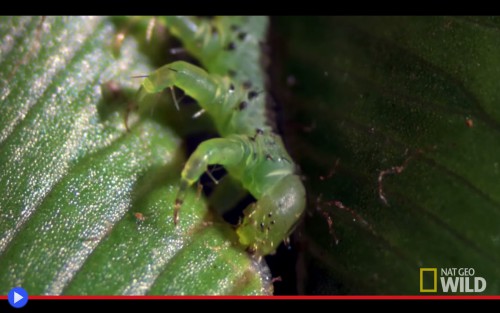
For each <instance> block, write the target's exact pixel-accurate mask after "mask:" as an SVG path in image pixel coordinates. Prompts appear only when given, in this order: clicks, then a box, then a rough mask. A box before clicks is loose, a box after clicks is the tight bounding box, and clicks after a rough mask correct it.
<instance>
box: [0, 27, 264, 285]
mask: <svg viewBox="0 0 500 313" xmlns="http://www.w3.org/2000/svg"><path fill="white" fill-rule="evenodd" d="M114 32H115V31H114V27H113V24H112V23H111V22H110V21H109V19H107V18H104V17H87V18H82V17H46V19H45V21H43V23H41V19H40V18H30V17H4V18H2V20H1V21H0V34H1V36H2V37H1V38H2V39H3V40H2V45H1V47H2V49H1V54H0V64H1V66H0V83H1V85H0V87H1V89H0V90H1V93H0V95H1V101H2V102H1V103H2V105H1V106H2V115H1V117H0V164H1V166H0V184H1V185H2V188H1V189H0V284H1V285H2V286H3V287H2V289H1V292H2V293H4V294H6V293H7V292H8V291H9V290H10V289H11V288H12V287H14V286H23V287H24V288H26V290H27V291H28V292H29V293H30V294H147V293H154V294H192V293H200V294H205V293H207V294H208V293H210V294H224V293H242V294H269V293H270V292H272V286H271V285H270V283H269V281H268V280H269V277H268V275H269V274H268V273H267V272H266V267H265V266H262V267H256V266H255V265H254V260H253V259H252V258H251V257H250V256H249V255H248V254H247V253H246V252H245V251H243V249H242V248H241V246H239V244H238V242H237V240H235V238H234V231H233V230H232V229H231V228H230V227H229V226H228V225H226V224H225V223H222V222H220V221H219V220H218V219H217V218H213V217H212V216H211V214H210V211H209V210H208V209H207V205H206V202H205V200H204V198H203V197H197V195H196V192H195V190H190V192H188V194H187V199H186V201H185V204H184V205H183V208H182V210H181V222H180V225H179V227H174V224H173V220H172V217H173V214H172V211H173V203H174V201H173V199H174V197H175V194H176V192H177V189H178V178H179V175H180V170H181V169H182V166H183V161H184V154H183V151H182V149H181V145H180V144H181V138H179V136H178V134H177V133H176V132H175V131H173V130H172V128H170V126H169V125H167V124H164V123H161V122H159V121H158V119H154V118H149V117H150V116H151V114H150V112H147V114H143V115H141V116H139V115H138V114H132V116H131V117H130V119H129V126H130V127H131V131H130V132H127V131H126V129H125V125H124V114H125V110H126V107H127V105H128V104H129V103H127V101H128V100H127V99H126V98H127V97H126V95H128V94H132V95H133V94H134V93H135V91H136V90H137V88H138V84H139V83H140V80H133V79H131V77H132V76H134V75H137V74H144V73H148V72H150V71H151V68H150V67H149V66H148V65H147V62H146V60H145V58H144V57H143V56H141V55H140V54H139V53H138V52H137V50H138V49H137V44H136V43H135V41H134V40H133V39H132V38H130V37H129V38H126V39H125V41H124V43H123V47H122V49H121V53H120V56H119V57H118V58H116V59H115V58H114V57H113V51H112V39H113V38H114V35H115V33H114ZM38 37H39V40H40V41H39V43H38V42H37V40H36V38H38ZM109 81H114V82H115V84H116V85H117V86H119V88H120V90H118V91H117V93H118V95H116V94H115V95H113V91H112V90H111V92H110V91H109V90H106V88H107V87H105V83H107V82H109ZM105 92H107V93H110V97H111V99H107V98H104V97H103V96H102V95H103V93H105ZM121 93H123V95H122V94H121ZM195 230H196V231H195ZM197 241H198V242H206V248H207V249H209V250H210V251H212V254H211V257H212V258H213V259H216V261H215V262H214V264H215V265H216V267H220V268H223V269H225V270H223V271H215V272H210V271H208V273H209V275H207V274H205V276H200V275H201V274H200V275H196V273H197V272H199V273H203V271H204V270H206V262H202V261H204V260H202V259H200V256H199V254H200V253H201V252H200V251H198V250H197V249H196V248H192V247H193V245H192V244H191V242H197ZM221 245H222V246H224V247H225V248H224V249H223V250H217V247H219V246H221ZM190 247H191V248H190ZM178 254H182V257H178ZM175 259H182V260H183V261H182V262H178V263H179V265H178V267H181V266H186V264H189V266H190V269H191V271H192V272H193V273H195V274H194V276H191V277H190V279H191V280H194V281H198V286H197V288H195V289H193V288H191V287H188V286H189V284H188V283H187V282H186V281H185V279H186V277H185V275H184V276H183V275H182V273H181V272H174V273H170V271H176V268H173V267H171V266H170V267H169V263H171V262H172V260H175ZM229 261H231V262H229ZM229 263H231V264H233V267H234V268H237V269H238V270H237V271H233V272H231V271H229V270H228V266H229V265H228V264H229ZM176 273H177V274H178V275H177V274H176ZM160 275H163V276H164V275H167V276H168V275H170V276H169V277H170V278H169V279H158V277H160ZM245 275H246V276H245ZM241 277H247V278H248V279H246V280H245V279H243V280H242V279H241ZM173 280H175V281H176V283H175V284H174V283H172V281H173ZM183 281H184V283H183ZM222 281H224V282H225V284H220V282H222ZM152 288H155V289H154V290H153V289H152Z"/></svg>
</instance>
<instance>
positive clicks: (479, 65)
mask: <svg viewBox="0 0 500 313" xmlns="http://www.w3.org/2000/svg"><path fill="white" fill-rule="evenodd" d="M492 23H493V25H492ZM277 25H278V32H280V33H281V34H282V36H286V38H287V40H288V39H289V42H287V49H286V51H287V53H288V56H287V57H286V58H287V59H286V60H285V62H286V64H287V67H286V74H287V75H294V78H295V80H296V81H297V84H296V86H294V87H291V89H290V87H283V88H285V89H289V91H287V92H288V93H289V94H290V95H289V96H290V99H294V100H293V102H292V105H291V107H292V109H291V114H292V118H296V119H297V120H298V121H299V124H301V125H302V126H303V127H302V128H303V129H304V130H305V131H299V132H298V135H297V136H296V137H295V138H292V139H293V144H294V145H295V146H294V147H295V151H296V153H295V156H296V157H297V161H298V162H299V163H300V164H301V167H302V170H303V172H304V173H305V174H306V176H307V177H308V184H309V186H308V187H309V188H308V190H309V192H310V199H311V200H313V201H311V202H314V199H316V198H317V197H319V196H320V195H321V198H320V199H319V200H318V201H317V203H311V205H310V207H311V209H314V207H315V206H316V207H319V208H321V209H322V210H323V211H326V212H327V213H328V214H330V215H331V216H332V217H333V221H334V222H333V228H334V229H333V231H334V234H333V235H331V234H329V232H328V226H327V222H326V220H325V217H324V215H323V213H321V212H315V213H313V217H312V218H309V219H306V225H305V229H304V232H305V236H306V237H307V241H306V243H305V246H306V247H308V249H307V250H306V252H305V253H306V259H307V260H309V261H310V263H309V266H308V267H306V269H305V270H306V272H308V273H309V280H307V281H306V282H305V285H306V287H305V288H306V289H305V290H306V291H307V292H311V293H355V294H359V293H369V294H373V293H376V294H418V293H419V268H420V267H437V268H445V267H456V268H459V267H472V268H474V269H475V270H476V275H477V276H481V277H484V278H485V279H486V281H487V283H488V286H487V289H486V290H485V293H487V294H498V293H499V292H500V271H499V269H498V266H497V264H498V263H499V261H500V249H499V246H500V240H499V238H500V237H499V235H500V201H499V195H500V192H499V191H500V185H499V184H498V178H499V175H500V172H499V170H498V166H499V164H500V157H499V156H500V146H498V138H499V135H500V133H499V130H500V129H499V128H498V125H499V120H500V116H499V115H498V105H497V104H498V97H499V93H498V90H497V89H498V88H497V87H496V85H495V83H494V82H496V81H498V79H499V77H500V66H498V58H496V57H495V55H496V54H498V53H499V52H500V51H499V48H498V45H497V44H496V42H498V40H499V33H498V30H497V28H496V26H494V25H498V20H495V19H482V18H467V17H450V18H445V17H385V18H382V17H380V18H375V17H371V18H361V17H360V18H356V17H339V18H302V19H294V20H293V21H292V20H287V19H282V20H279V21H278V22H277ZM280 25H281V26H280ZM284 25H286V27H285V26H284ZM282 81H285V79H284V78H283V79H282ZM292 131H295V132H297V130H292ZM337 160H338V166H335V164H336V161H337ZM332 170H333V171H332ZM330 172H331V173H333V175H332V176H331V177H330V178H326V179H325V177H327V176H328V173H330ZM320 176H323V178H324V179H320ZM380 178H381V179H382V183H381V184H380V183H379V179H380ZM381 196H383V197H384V198H385V199H386V200H387V205H386V204H385V203H384V200H383V199H382V197H381ZM334 201H340V202H334ZM318 225H320V226H323V227H319V226H318ZM335 237H337V238H338V239H339V244H338V245H335V243H334V241H335ZM324 277H329V279H325V278H324Z"/></svg>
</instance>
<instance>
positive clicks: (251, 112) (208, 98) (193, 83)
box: [138, 16, 306, 256]
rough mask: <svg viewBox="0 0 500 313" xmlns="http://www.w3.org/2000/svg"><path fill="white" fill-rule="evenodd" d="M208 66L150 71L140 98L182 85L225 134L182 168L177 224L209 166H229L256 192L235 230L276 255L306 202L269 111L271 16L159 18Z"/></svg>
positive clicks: (251, 247)
mask: <svg viewBox="0 0 500 313" xmlns="http://www.w3.org/2000/svg"><path fill="white" fill-rule="evenodd" d="M157 22H159V23H161V24H163V25H164V26H165V27H166V28H167V29H168V30H169V31H170V33H171V34H173V35H174V36H176V37H177V38H178V39H180V40H181V42H182V44H183V45H184V48H185V49H186V50H187V51H188V52H189V53H190V54H192V55H193V56H194V57H195V58H197V59H198V60H199V62H200V63H201V64H202V66H203V67H204V69H202V68H200V67H198V66H195V65H192V64H190V63H187V62H184V61H176V62H173V63H170V64H167V65H164V66H162V67H161V68H159V69H157V70H156V71H154V72H153V73H151V74H149V75H148V77H147V78H145V79H144V80H143V82H142V84H141V87H140V89H139V92H138V94H139V95H138V97H139V103H140V102H141V100H142V99H143V98H144V97H146V96H148V95H150V94H153V93H158V92H161V91H163V90H164V89H165V88H173V87H177V88H180V89H182V90H183V91H184V93H185V94H187V95H188V96H190V97H192V98H193V99H195V100H196V101H197V102H198V104H199V105H200V106H201V108H202V109H203V110H204V111H205V112H206V113H207V114H208V115H209V116H210V117H211V118H212V119H213V122H214V124H215V127H216V129H217V131H218V133H219V135H220V138H214V139H209V140H207V141H204V142H202V143H201V144H200V145H199V146H198V147H197V148H196V150H195V151H194V152H193V154H192V155H191V156H190V157H189V159H188V160H187V162H186V164H185V166H184V169H183V170H182V173H181V183H180V188H179V191H178V193H177V196H176V200H175V205H174V212H173V214H174V223H175V224H177V223H178V219H179V211H180V209H181V207H182V204H183V200H184V194H185V191H186V189H187V188H189V187H190V186H191V185H193V184H194V183H195V182H197V181H198V179H199V178H200V176H201V175H202V174H203V173H204V172H205V171H206V170H207V167H208V166H209V165H215V164H218V165H223V166H224V167H225V169H226V170H227V172H228V174H229V175H231V176H232V178H233V179H236V180H237V181H239V182H241V184H242V185H243V187H244V188H245V189H246V190H247V191H248V192H249V193H250V194H251V195H252V196H253V197H254V198H255V199H256V202H254V203H252V204H250V205H248V206H247V207H246V208H245V210H244V212H243V213H244V218H243V221H242V222H241V223H240V224H239V225H238V226H237V228H236V233H237V235H238V238H239V241H240V243H241V244H242V245H243V246H244V247H246V248H247V249H248V251H250V252H251V253H253V254H254V255H256V256H264V255H267V254H272V253H274V252H275V251H276V249H277V247H278V246H279V244H280V242H281V241H283V240H284V239H286V238H287V237H288V236H289V234H290V233H291V232H292V231H293V230H294V228H295V225H296V224H297V222H298V221H299V219H300V217H301V216H302V214H303V212H304V210H305V206H306V199H305V197H306V193H305V188H304V186H303V184H302V182H301V180H300V178H299V176H298V175H297V174H296V165H295V164H294V162H293V160H292V158H291V157H290V155H289V154H288V152H287V150H286V148H285V146H284V144H283V141H282V139H281V137H280V136H279V135H277V134H276V133H275V132H274V131H273V130H272V127H271V125H272V121H269V120H268V118H267V117H266V93H265V88H266V86H265V85H266V84H265V77H266V74H265V69H264V68H263V66H262V64H261V51H260V50H261V43H262V42H264V40H265V37H266V33H267V28H268V24H269V21H268V18H267V17H261V16H254V17H250V16H243V17H234V16H233V17H228V16H224V17H215V18H213V19H202V18H195V17H172V16H166V17H159V18H158V20H157Z"/></svg>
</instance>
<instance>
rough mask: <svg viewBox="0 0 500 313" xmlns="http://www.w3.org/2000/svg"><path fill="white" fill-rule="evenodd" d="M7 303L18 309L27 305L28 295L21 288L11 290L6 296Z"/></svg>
mask: <svg viewBox="0 0 500 313" xmlns="http://www.w3.org/2000/svg"><path fill="white" fill-rule="evenodd" d="M8 299H9V303H10V305H12V306H13V307H15V308H17V309H19V308H22V307H23V306H25V305H26V303H28V293H27V292H26V290H24V289H23V288H21V287H15V288H12V289H11V290H10V291H9V295H8Z"/></svg>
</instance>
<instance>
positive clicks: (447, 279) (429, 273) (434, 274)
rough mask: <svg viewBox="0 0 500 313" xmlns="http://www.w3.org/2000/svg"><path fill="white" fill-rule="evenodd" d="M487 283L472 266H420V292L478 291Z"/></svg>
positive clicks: (482, 290)
mask: <svg viewBox="0 0 500 313" xmlns="http://www.w3.org/2000/svg"><path fill="white" fill-rule="evenodd" d="M487 285H488V284H487V282H486V279H484V278H483V277H480V276H477V275H476V271H475V270H474V268H472V267H468V268H467V267H442V268H438V267H434V268H420V292H426V293H431V292H434V293H437V292H443V293H480V292H484V291H485V290H486V287H487Z"/></svg>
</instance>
